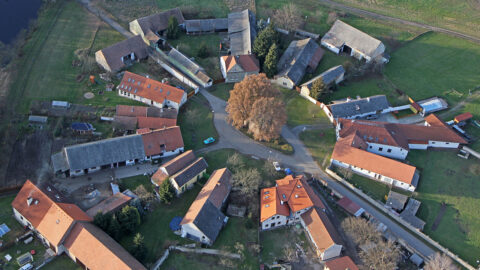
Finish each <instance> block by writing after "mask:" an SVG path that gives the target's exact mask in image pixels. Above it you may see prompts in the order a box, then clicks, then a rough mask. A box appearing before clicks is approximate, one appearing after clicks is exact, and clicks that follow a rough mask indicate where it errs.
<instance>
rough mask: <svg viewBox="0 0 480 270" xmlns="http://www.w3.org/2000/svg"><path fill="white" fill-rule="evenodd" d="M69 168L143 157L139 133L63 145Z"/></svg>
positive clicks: (82, 167) (79, 168)
mask: <svg viewBox="0 0 480 270" xmlns="http://www.w3.org/2000/svg"><path fill="white" fill-rule="evenodd" d="M65 153H66V159H67V162H68V165H69V167H70V170H72V171H74V170H83V169H88V168H93V167H96V166H102V165H107V164H112V163H116V162H122V161H126V160H134V159H141V158H144V157H145V150H144V146H143V141H142V136H141V135H129V136H123V137H117V138H111V139H106V140H100V141H95V142H89V143H83V144H77V145H73V146H67V147H65Z"/></svg>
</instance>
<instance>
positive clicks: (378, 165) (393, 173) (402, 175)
mask: <svg viewBox="0 0 480 270" xmlns="http://www.w3.org/2000/svg"><path fill="white" fill-rule="evenodd" d="M331 159H334V160H337V161H341V162H344V163H347V164H350V165H353V166H356V167H360V168H362V169H365V170H368V171H371V172H375V173H378V174H381V175H384V176H387V177H390V178H393V179H396V180H398V181H401V182H404V183H407V184H411V183H412V180H413V178H414V175H415V171H416V168H415V167H413V166H410V165H408V164H405V163H402V162H399V161H396V160H393V159H390V158H386V157H383V156H380V155H376V154H373V153H370V152H368V151H365V150H362V149H358V148H355V147H352V146H351V145H350V144H349V143H348V142H346V141H344V139H343V138H341V139H339V140H338V141H337V143H336V144H335V147H334V149H333V153H332V157H331Z"/></svg>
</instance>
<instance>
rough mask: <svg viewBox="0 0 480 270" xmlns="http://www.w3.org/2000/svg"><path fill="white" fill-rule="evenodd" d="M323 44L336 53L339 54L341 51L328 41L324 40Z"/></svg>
mask: <svg viewBox="0 0 480 270" xmlns="http://www.w3.org/2000/svg"><path fill="white" fill-rule="evenodd" d="M321 44H322V45H323V46H324V47H326V48H327V49H329V50H330V51H332V52H334V53H336V54H339V53H340V49H339V48H337V47H335V46H333V45H331V44H329V43H326V42H325V41H322V42H321Z"/></svg>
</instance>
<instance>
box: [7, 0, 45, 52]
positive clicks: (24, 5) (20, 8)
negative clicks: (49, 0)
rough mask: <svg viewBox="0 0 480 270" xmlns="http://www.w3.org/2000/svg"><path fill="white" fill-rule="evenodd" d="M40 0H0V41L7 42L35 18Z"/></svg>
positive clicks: (12, 39) (13, 38)
mask: <svg viewBox="0 0 480 270" xmlns="http://www.w3.org/2000/svg"><path fill="white" fill-rule="evenodd" d="M41 4H42V0H0V41H1V42H2V43H4V44H9V43H11V42H12V41H14V40H15V37H16V36H17V34H18V33H19V32H20V30H22V29H27V28H28V23H29V22H30V21H31V20H34V19H36V18H37V13H38V9H39V8H40V6H41Z"/></svg>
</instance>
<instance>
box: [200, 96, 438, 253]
mask: <svg viewBox="0 0 480 270" xmlns="http://www.w3.org/2000/svg"><path fill="white" fill-rule="evenodd" d="M200 93H201V94H202V95H203V96H205V98H207V100H208V101H209V103H210V106H211V107H212V109H213V111H214V115H213V121H214V125H215V128H216V129H217V132H218V134H219V138H218V143H217V144H215V145H213V146H211V147H207V148H203V149H201V150H200V151H198V152H199V153H204V152H209V151H213V150H218V149H222V148H234V149H235V150H237V151H239V152H241V153H243V154H246V155H254V156H256V157H259V158H263V159H268V158H274V159H275V160H277V161H278V162H280V163H281V164H282V165H283V166H286V167H290V168H292V169H293V170H295V171H303V172H306V173H309V174H312V175H313V176H314V177H315V178H319V179H322V180H324V181H326V182H327V183H328V185H329V186H330V187H332V188H334V189H335V190H337V191H338V192H339V193H341V194H342V195H344V196H347V197H348V198H349V199H351V200H352V201H354V202H355V203H357V204H358V205H360V206H361V207H363V208H364V209H365V210H366V211H367V212H369V213H370V214H371V215H372V216H374V217H375V218H376V219H377V220H379V221H380V222H382V223H383V224H385V225H387V226H388V228H389V229H390V230H391V231H392V232H393V233H394V234H395V235H396V236H397V237H399V238H401V239H403V240H404V241H405V242H407V243H408V244H409V245H410V246H411V247H412V248H413V249H415V250H416V251H417V252H418V253H420V254H422V255H423V256H425V257H428V256H430V255H432V254H434V252H435V251H434V250H433V249H432V248H430V247H429V246H427V245H426V244H425V243H424V242H423V241H421V240H419V239H418V238H417V237H416V236H415V235H414V234H413V233H411V232H410V231H407V230H406V229H404V228H403V227H400V226H399V225H398V224H397V223H396V222H394V221H393V220H391V219H390V218H388V217H387V216H385V215H384V214H383V213H381V212H380V211H378V210H377V209H376V208H375V207H373V206H372V205H370V204H369V203H367V202H366V201H364V200H363V199H362V198H360V197H359V196H357V195H356V194H355V193H353V192H352V191H350V190H349V189H348V188H346V187H344V186H343V185H342V184H340V183H338V182H337V181H335V180H333V179H332V178H330V177H329V176H328V175H327V174H326V173H325V172H324V171H323V170H322V169H321V168H320V167H319V166H318V165H317V163H316V162H315V161H314V160H313V158H312V156H311V155H310V153H309V152H308V150H307V149H306V148H305V146H304V145H303V143H302V142H301V141H300V139H299V138H298V136H297V135H295V133H294V132H292V131H291V130H290V129H288V128H287V127H284V128H283V129H282V136H283V137H284V138H285V139H286V140H287V141H288V142H289V143H290V144H291V145H292V146H293V148H294V149H295V152H294V154H293V155H290V156H289V155H284V154H282V153H280V152H278V151H275V150H273V149H270V148H268V147H266V146H264V145H262V144H260V143H258V142H255V141H254V140H252V139H250V138H249V137H247V136H246V135H244V134H243V133H241V132H240V131H238V130H236V129H235V128H234V127H233V126H232V125H230V124H229V123H228V122H227V121H226V117H227V113H226V112H225V106H226V102H225V101H224V100H222V99H220V98H217V97H215V96H214V95H212V94H210V93H209V92H207V91H206V90H201V92H200ZM302 128H303V127H302Z"/></svg>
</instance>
